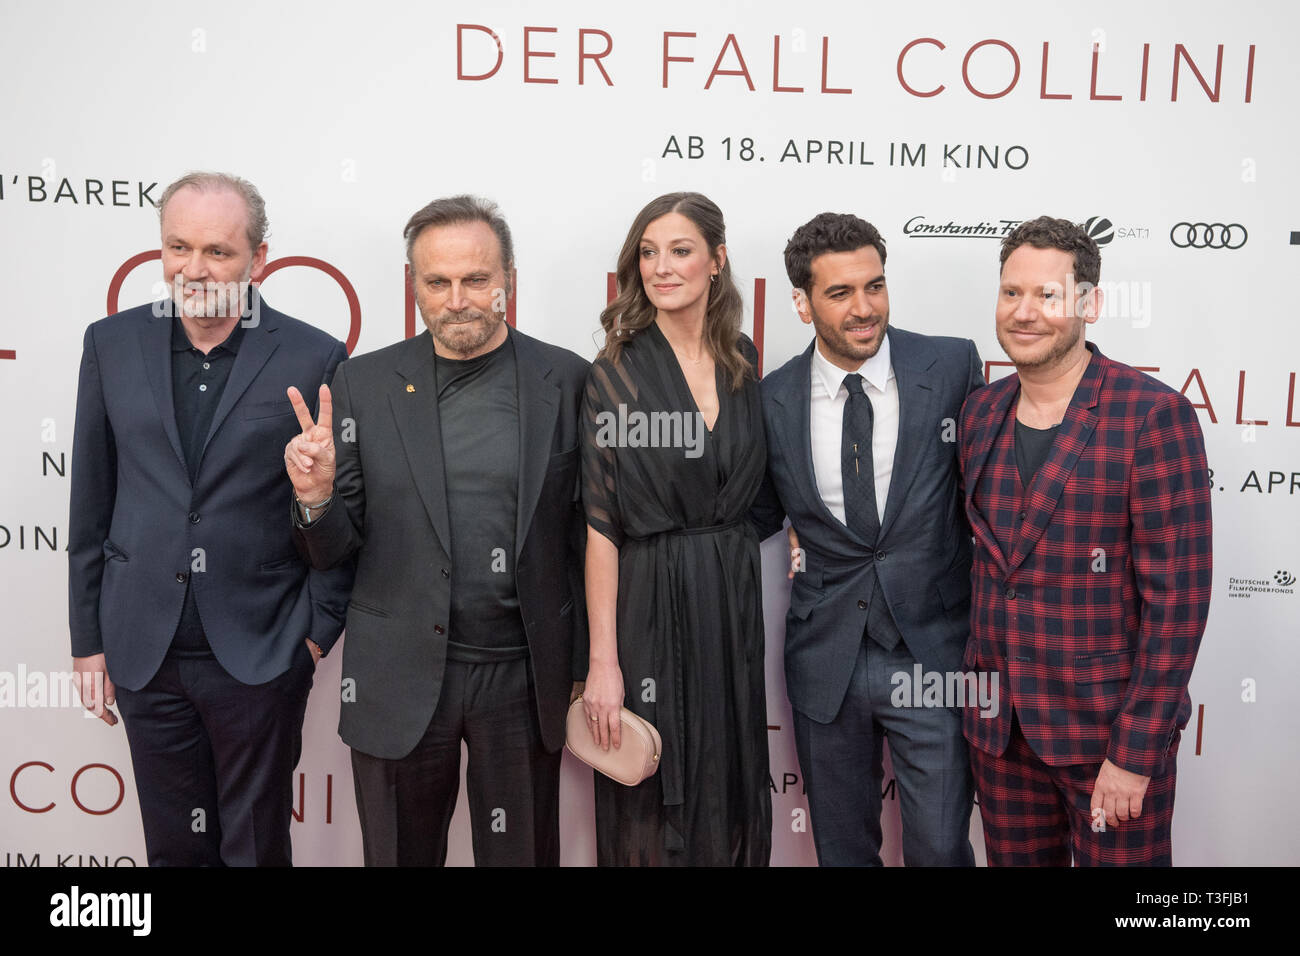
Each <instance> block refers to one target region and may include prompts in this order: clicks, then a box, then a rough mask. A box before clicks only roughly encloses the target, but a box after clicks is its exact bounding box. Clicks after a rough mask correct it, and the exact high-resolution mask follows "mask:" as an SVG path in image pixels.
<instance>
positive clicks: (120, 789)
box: [71, 763, 126, 817]
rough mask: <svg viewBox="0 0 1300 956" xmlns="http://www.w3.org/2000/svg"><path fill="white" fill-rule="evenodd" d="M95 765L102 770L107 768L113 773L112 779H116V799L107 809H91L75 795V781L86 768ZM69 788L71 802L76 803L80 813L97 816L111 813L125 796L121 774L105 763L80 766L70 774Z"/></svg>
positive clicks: (90, 768) (124, 785)
mask: <svg viewBox="0 0 1300 956" xmlns="http://www.w3.org/2000/svg"><path fill="white" fill-rule="evenodd" d="M96 767H98V768H100V769H103V770H107V771H108V772H109V773H111V774H112V775H113V779H114V780H116V781H117V800H115V801H114V802H113V805H112V806H111V807H109V808H108V809H107V810H92V809H90V807H88V806H86V805H85V804H84V803H82V802H81V800H80V799H79V798H78V797H77V781H78V780H80V779H81V775H82V774H83V773H85V772H86V771H87V770H93V769H95V768H96ZM71 789H72V802H73V803H75V804H76V805H77V809H78V810H80V811H81V812H82V813H89V814H93V815H94V816H97V817H102V816H103V815H104V814H106V813H112V812H113V811H114V810H116V809H117V808H118V807H120V806H121V805H122V800H123V799H124V798H125V797H126V783H125V782H124V781H123V780H122V775H121V774H120V773H118V772H117V771H116V770H114V769H113V768H112V767H110V766H109V765H108V764H106V763H88V764H86V765H85V766H84V767H82V768H81V769H80V770H78V771H77V772H76V773H74V774H73V775H72V788H71Z"/></svg>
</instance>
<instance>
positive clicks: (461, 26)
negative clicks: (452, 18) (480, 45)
mask: <svg viewBox="0 0 1300 956" xmlns="http://www.w3.org/2000/svg"><path fill="white" fill-rule="evenodd" d="M466 30H478V31H479V32H480V33H486V34H487V35H488V36H490V37H491V38H492V39H493V40H494V41H495V42H496V45H497V61H496V63H494V64H493V65H492V69H490V70H488V71H487V72H486V73H476V74H473V75H471V74H469V73H466V72H465V61H464V49H463V43H464V36H465V31H466ZM503 59H505V52H504V51H503V50H502V49H501V38H500V37H499V36H497V35H496V34H495V33H493V32H492V30H491V29H490V28H489V27H485V26H480V25H479V24H477V23H458V24H456V79H458V80H486V79H488V78H489V77H492V76H496V72H497V70H499V69H501V61H502V60H503ZM525 62H527V61H525Z"/></svg>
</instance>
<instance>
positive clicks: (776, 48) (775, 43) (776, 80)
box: [772, 35, 803, 93]
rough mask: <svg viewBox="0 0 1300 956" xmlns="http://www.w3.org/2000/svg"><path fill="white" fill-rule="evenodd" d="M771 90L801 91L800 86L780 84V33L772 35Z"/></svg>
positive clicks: (780, 91)
mask: <svg viewBox="0 0 1300 956" xmlns="http://www.w3.org/2000/svg"><path fill="white" fill-rule="evenodd" d="M772 92H773V93H802V92H803V87H802V86H782V85H781V37H780V35H777V36H774V37H772Z"/></svg>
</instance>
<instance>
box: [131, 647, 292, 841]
mask: <svg viewBox="0 0 1300 956" xmlns="http://www.w3.org/2000/svg"><path fill="white" fill-rule="evenodd" d="M298 650H299V653H298V654H296V655H295V656H294V659H293V663H292V665H291V666H290V668H289V669H288V670H287V671H285V672H284V673H283V674H281V675H280V676H279V677H276V678H274V679H272V680H269V681H267V682H266V683H265V684H255V685H250V684H244V683H241V682H240V681H237V680H235V678H233V677H231V676H230V675H229V674H228V673H226V670H225V668H223V667H222V666H221V664H219V663H218V662H217V660H216V658H214V657H204V658H197V659H195V658H180V657H178V656H176V655H174V654H168V655H167V657H166V659H165V660H164V661H163V663H162V666H161V667H160V668H159V669H158V673H157V674H155V675H154V677H153V679H152V680H150V681H149V683H148V684H146V685H145V686H144V687H143V688H141V689H140V690H138V691H129V690H125V689H123V688H120V687H119V688H118V690H117V703H118V709H119V710H121V712H122V718H123V720H124V721H125V723H126V736H127V740H128V741H129V742H130V745H131V763H132V765H133V766H134V768H135V783H136V790H137V791H138V792H139V795H140V814H141V817H142V818H143V820H144V841H145V849H146V851H147V853H148V856H149V865H150V866H223V865H224V866H289V865H290V863H291V861H292V847H291V844H290V840H289V816H290V812H291V810H292V807H293V769H294V767H296V766H297V764H298V757H299V756H300V755H301V753H302V721H303V715H304V713H305V712H306V709H307V695H308V693H309V692H310V691H311V685H312V674H313V672H314V669H315V668H314V665H313V664H312V660H311V652H310V651H309V650H308V649H307V646H306V644H300V645H299V648H298Z"/></svg>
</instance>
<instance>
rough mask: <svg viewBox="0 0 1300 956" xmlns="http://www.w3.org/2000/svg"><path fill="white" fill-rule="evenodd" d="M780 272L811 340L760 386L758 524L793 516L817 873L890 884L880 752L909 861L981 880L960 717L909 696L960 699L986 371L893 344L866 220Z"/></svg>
mask: <svg viewBox="0 0 1300 956" xmlns="http://www.w3.org/2000/svg"><path fill="white" fill-rule="evenodd" d="M785 262H786V271H787V273H788V274H789V277H790V282H791V284H792V285H793V286H794V287H795V288H794V301H795V308H796V310H797V311H798V313H799V317H800V318H801V319H802V320H803V321H804V322H805V323H807V324H811V325H812V326H813V328H814V329H815V330H816V339H815V341H814V342H813V344H811V345H809V347H808V348H807V349H806V350H805V351H804V352H803V353H802V354H801V355H798V356H796V357H795V358H793V359H791V360H790V361H789V362H787V363H786V364H785V365H784V366H782V367H781V368H779V369H777V370H776V371H775V372H773V373H772V374H770V375H768V376H767V377H766V378H765V379H764V380H763V413H764V419H765V422H766V427H767V444H768V475H767V482H766V484H765V487H764V490H763V493H762V494H760V496H759V499H758V501H757V502H756V504H755V507H754V511H753V516H752V517H753V520H754V523H755V525H756V526H757V528H758V531H759V534H760V536H762V537H766V536H767V535H769V534H772V533H773V532H775V531H776V530H778V529H779V528H780V526H781V523H782V521H783V520H784V518H785V517H786V516H787V515H788V516H789V518H790V523H791V525H792V526H793V528H794V530H795V532H796V533H797V535H798V538H799V542H800V545H801V546H802V548H803V562H802V570H800V571H798V573H792V577H793V578H794V585H793V587H792V589H791V594H790V612H789V614H788V615H787V617H786V637H785V671H786V689H787V692H788V694H789V697H790V704H791V706H792V707H793V709H794V731H795V745H796V747H797V748H798V752H799V764H800V766H801V767H802V768H803V772H804V778H805V782H806V784H807V790H808V803H809V811H810V814H811V818H812V828H813V840H814V842H815V843H816V846H817V858H818V860H819V862H820V863H821V865H823V866H834V865H839V866H843V865H875V866H878V865H880V862H881V861H880V843H881V830H880V810H881V785H882V783H883V780H882V778H883V765H882V747H883V743H884V739H885V737H886V736H888V738H889V743H890V754H891V756H892V758H893V766H894V774H895V776H896V778H897V781H898V796H899V801H900V804H901V809H902V818H903V859H904V862H905V863H907V864H908V865H909V866H924V865H947V866H963V865H964V866H969V865H972V864H973V862H974V856H973V853H972V850H971V845H970V840H969V838H968V835H967V834H968V830H969V826H970V814H971V804H972V796H971V794H972V787H971V776H970V768H969V763H968V757H967V750H966V746H965V743H964V741H963V740H962V734H961V722H960V719H959V717H958V714H957V711H956V710H955V709H954V708H955V706H957V705H959V704H960V703H962V701H955V700H948V699H946V698H944V699H940V697H941V696H942V695H934V696H931V695H928V694H927V695H924V696H923V695H922V693H921V688H920V687H917V686H915V685H916V684H917V683H918V681H920V682H922V683H926V684H928V685H930V686H932V685H933V683H934V682H935V681H938V680H941V681H943V684H944V685H945V686H947V685H955V683H956V682H955V681H951V680H948V679H947V678H948V675H956V674H957V672H959V671H960V668H961V660H962V651H963V649H964V647H965V644H966V637H967V634H968V630H969V623H968V620H967V619H968V616H969V612H970V561H971V545H970V529H969V527H968V526H967V524H966V521H965V518H964V517H963V513H962V509H961V493H960V488H959V476H958V469H957V458H956V437H957V429H956V423H957V420H958V418H959V415H960V412H961V406H962V402H963V400H964V399H965V398H966V396H967V394H968V393H970V392H971V391H972V390H973V389H975V388H978V387H979V386H981V385H983V384H984V379H983V376H982V374H981V365H980V359H979V355H978V353H977V352H976V351H975V345H974V343H973V342H970V341H969V340H967V339H956V338H947V337H940V336H923V335H917V334H915V333H912V332H905V331H903V330H902V329H899V328H895V327H891V326H890V325H889V293H888V290H887V289H886V286H885V243H884V240H883V239H881V237H880V234H879V233H878V232H877V231H876V229H875V227H873V226H872V225H871V224H870V223H868V222H865V221H863V220H862V219H859V218H858V217H856V216H852V215H839V214H833V213H822V214H821V215H819V216H817V217H816V218H814V219H813V220H812V221H810V222H808V223H806V224H805V225H803V226H801V227H800V228H799V229H798V230H796V232H795V234H794V236H793V238H791V239H790V242H789V244H788V245H787V246H786V249H785ZM931 675H935V676H931ZM963 686H965V685H963ZM918 704H919V705H920V706H918Z"/></svg>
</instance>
